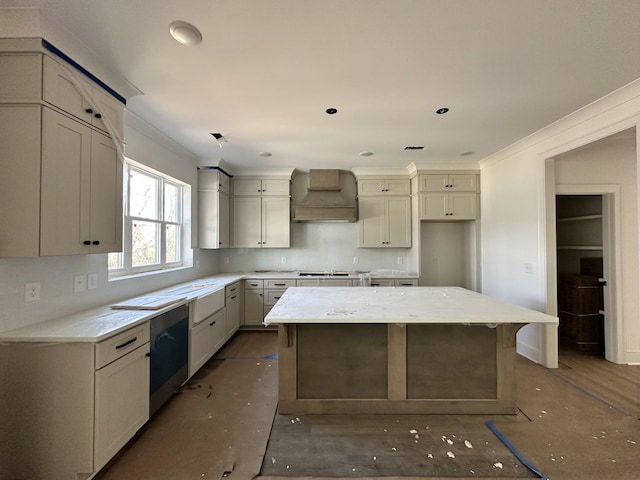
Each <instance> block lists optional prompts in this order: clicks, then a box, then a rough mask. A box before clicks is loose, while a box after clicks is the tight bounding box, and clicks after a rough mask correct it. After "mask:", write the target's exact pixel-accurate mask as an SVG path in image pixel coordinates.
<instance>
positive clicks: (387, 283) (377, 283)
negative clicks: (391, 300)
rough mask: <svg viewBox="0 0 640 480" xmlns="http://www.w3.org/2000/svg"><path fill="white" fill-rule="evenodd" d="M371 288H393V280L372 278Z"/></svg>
mask: <svg viewBox="0 0 640 480" xmlns="http://www.w3.org/2000/svg"><path fill="white" fill-rule="evenodd" d="M371 286H372V287H393V286H394V283H393V279H392V278H372V279H371Z"/></svg>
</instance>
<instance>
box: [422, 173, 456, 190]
mask: <svg viewBox="0 0 640 480" xmlns="http://www.w3.org/2000/svg"><path fill="white" fill-rule="evenodd" d="M419 178H420V191H421V192H445V191H447V190H448V187H447V185H449V175H447V174H429V175H420V177H419Z"/></svg>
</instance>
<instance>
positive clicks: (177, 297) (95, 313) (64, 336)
mask: <svg viewBox="0 0 640 480" xmlns="http://www.w3.org/2000/svg"><path fill="white" fill-rule="evenodd" d="M385 273H386V272H385ZM398 273H401V272H396V271H394V272H393V274H387V275H381V276H372V278H394V277H397V278H417V275H415V274H404V275H399V274H398ZM245 278H248V279H251V278H253V279H256V278H263V279H267V278H275V279H284V278H288V279H300V278H359V274H354V275H350V276H349V277H342V276H328V277H301V276H299V275H298V271H297V270H295V271H294V270H292V271H264V272H248V273H221V274H217V275H212V276H208V277H203V278H199V279H195V280H192V281H189V282H185V283H180V284H177V285H173V286H171V287H168V288H164V289H161V290H157V291H153V292H149V293H147V294H144V295H139V296H136V297H134V298H126V299H122V301H121V302H115V303H112V304H108V305H104V306H101V307H96V308H93V309H90V310H85V311H82V312H78V313H73V314H70V315H66V316H64V317H62V318H57V319H51V320H47V321H45V322H40V323H36V324H33V325H28V326H26V327H21V328H18V329H15V330H10V331H8V332H2V333H0V344H1V343H2V342H52V343H64V342H100V341H102V340H105V339H107V338H109V337H112V336H114V335H117V334H118V333H120V332H122V331H124V330H127V329H128V328H131V327H134V326H135V325H138V324H140V323H142V322H145V321H147V320H149V319H151V318H153V317H156V316H158V315H160V314H162V313H165V312H167V311H169V310H171V309H172V308H175V307H177V306H180V305H183V304H185V303H189V302H190V301H192V300H194V299H196V298H198V297H202V296H205V295H208V294H210V293H213V292H215V291H217V290H220V289H222V288H224V287H225V286H227V285H229V284H231V283H233V282H236V281H238V280H242V279H245ZM323 288H327V287H323ZM350 288H354V287H350ZM367 288H371V287H367ZM163 298H168V299H172V300H173V301H174V302H173V303H172V304H171V305H168V306H166V307H163V308H160V309H156V310H115V309H112V308H111V305H117V304H120V303H125V302H127V303H131V302H132V301H139V302H140V303H144V302H145V301H147V300H149V299H163Z"/></svg>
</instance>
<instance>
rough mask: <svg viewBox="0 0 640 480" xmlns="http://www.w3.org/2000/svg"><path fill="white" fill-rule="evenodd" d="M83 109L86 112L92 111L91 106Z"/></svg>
mask: <svg viewBox="0 0 640 480" xmlns="http://www.w3.org/2000/svg"><path fill="white" fill-rule="evenodd" d="M84 111H85V112H87V113H93V109H92V108H86V109H85V110H84Z"/></svg>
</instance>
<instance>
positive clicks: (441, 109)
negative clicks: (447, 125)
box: [436, 107, 449, 115]
mask: <svg viewBox="0 0 640 480" xmlns="http://www.w3.org/2000/svg"><path fill="white" fill-rule="evenodd" d="M448 111H449V109H448V108H447V107H442V108H439V109H437V110H436V113H437V114H438V115H442V114H444V113H447V112H448Z"/></svg>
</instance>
